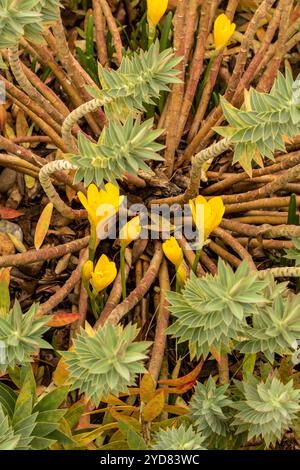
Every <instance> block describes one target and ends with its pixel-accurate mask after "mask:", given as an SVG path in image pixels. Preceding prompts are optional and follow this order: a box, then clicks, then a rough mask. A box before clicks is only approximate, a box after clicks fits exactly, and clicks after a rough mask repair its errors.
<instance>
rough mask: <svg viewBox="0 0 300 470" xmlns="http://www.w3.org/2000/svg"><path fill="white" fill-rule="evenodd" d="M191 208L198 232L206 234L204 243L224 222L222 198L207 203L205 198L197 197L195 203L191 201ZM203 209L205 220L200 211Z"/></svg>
mask: <svg viewBox="0 0 300 470" xmlns="http://www.w3.org/2000/svg"><path fill="white" fill-rule="evenodd" d="M189 204H190V208H191V211H192V216H193V220H194V223H195V225H196V227H197V228H198V230H199V231H200V232H201V230H203V232H204V241H205V240H207V238H208V237H209V235H210V233H211V232H212V231H213V230H214V229H215V228H217V227H218V226H219V225H220V223H221V220H222V217H223V215H224V212H225V207H224V204H223V200H222V198H221V197H220V196H216V197H212V198H211V199H210V200H209V201H207V200H206V199H205V198H204V197H203V196H197V197H196V199H195V200H194V201H190V202H189ZM199 206H202V207H203V219H204V220H201V219H202V214H201V212H200V211H199V209H200V207H199Z"/></svg>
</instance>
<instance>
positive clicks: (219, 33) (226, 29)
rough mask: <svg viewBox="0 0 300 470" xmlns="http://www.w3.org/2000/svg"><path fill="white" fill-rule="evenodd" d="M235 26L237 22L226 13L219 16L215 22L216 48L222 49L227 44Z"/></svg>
mask: <svg viewBox="0 0 300 470" xmlns="http://www.w3.org/2000/svg"><path fill="white" fill-rule="evenodd" d="M235 28H236V25H235V23H231V21H230V20H229V18H227V16H226V15H224V13H222V14H221V15H219V16H218V17H217V19H216V20H215V24H214V43H215V48H216V49H222V47H226V46H227V44H228V43H229V41H230V39H231V36H232V35H233V33H234V31H235Z"/></svg>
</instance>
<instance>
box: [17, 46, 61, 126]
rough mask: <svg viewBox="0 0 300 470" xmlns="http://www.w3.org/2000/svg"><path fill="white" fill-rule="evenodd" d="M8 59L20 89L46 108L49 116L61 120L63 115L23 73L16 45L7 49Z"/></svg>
mask: <svg viewBox="0 0 300 470" xmlns="http://www.w3.org/2000/svg"><path fill="white" fill-rule="evenodd" d="M8 60H9V65H10V68H11V70H12V72H13V74H14V77H15V79H16V80H17V82H18V84H19V85H20V87H21V89H22V90H23V91H24V92H25V93H27V95H28V96H30V98H32V99H33V100H34V101H35V102H36V103H38V104H39V105H40V106H42V107H43V108H44V109H46V110H47V111H48V113H49V114H50V116H52V117H53V118H54V119H55V121H57V122H62V120H63V118H64V116H63V115H62V114H61V113H59V112H58V111H57V110H56V109H55V108H54V107H53V106H52V105H51V103H50V102H49V101H48V100H47V99H46V98H44V96H43V95H42V94H41V93H40V92H39V91H38V90H37V89H36V88H35V87H34V86H33V85H32V84H31V82H30V81H29V80H28V78H27V76H26V75H25V73H24V71H23V67H22V63H21V61H20V58H19V46H18V45H17V46H15V47H14V48H11V49H8Z"/></svg>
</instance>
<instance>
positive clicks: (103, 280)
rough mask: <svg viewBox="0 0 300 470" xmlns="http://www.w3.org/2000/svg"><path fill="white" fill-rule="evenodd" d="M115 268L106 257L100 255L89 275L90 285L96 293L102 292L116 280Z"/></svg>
mask: <svg viewBox="0 0 300 470" xmlns="http://www.w3.org/2000/svg"><path fill="white" fill-rule="evenodd" d="M116 275H117V268H116V264H115V263H114V262H113V261H109V259H108V257H107V256H106V255H101V257H100V258H99V260H98V262H97V264H96V266H95V269H94V271H93V272H92V275H91V280H90V282H91V284H92V286H93V288H94V290H95V291H96V292H101V291H103V290H104V289H105V288H106V287H108V286H109V285H110V284H111V283H112V282H113V281H114V280H115V278H116Z"/></svg>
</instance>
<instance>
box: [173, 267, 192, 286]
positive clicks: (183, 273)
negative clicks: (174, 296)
mask: <svg viewBox="0 0 300 470" xmlns="http://www.w3.org/2000/svg"><path fill="white" fill-rule="evenodd" d="M188 275H189V270H188V268H187V265H186V264H185V262H184V261H183V262H182V263H181V265H180V266H179V267H178V269H177V271H176V276H177V279H178V281H179V283H180V284H181V285H183V284H184V283H185V281H186V280H187V278H188Z"/></svg>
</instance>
